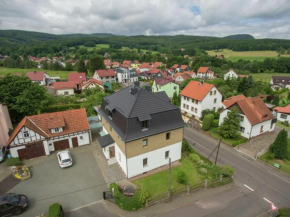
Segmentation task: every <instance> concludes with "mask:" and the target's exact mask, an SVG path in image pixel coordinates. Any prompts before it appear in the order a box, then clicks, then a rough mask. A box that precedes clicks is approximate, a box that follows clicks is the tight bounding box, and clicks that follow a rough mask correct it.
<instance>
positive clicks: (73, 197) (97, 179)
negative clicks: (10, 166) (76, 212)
mask: <svg viewBox="0 0 290 217" xmlns="http://www.w3.org/2000/svg"><path fill="white" fill-rule="evenodd" d="M92 148H93V147H92V146H87V147H79V148H76V149H73V150H72V156H73V160H74V165H73V166H72V167H69V168H65V169H61V168H60V167H59V165H58V161H57V159H56V156H54V157H53V156H52V157H51V156H50V157H49V159H48V160H46V161H43V162H41V163H40V164H37V165H35V166H32V167H31V172H32V178H31V179H29V180H26V181H22V182H20V183H19V184H18V185H16V186H15V187H14V188H12V189H11V190H10V192H15V193H19V194H25V195H27V196H28V198H29V200H30V207H29V208H28V210H27V211H26V212H24V213H23V214H22V215H21V216H23V217H25V216H27V217H34V216H35V215H37V214H40V213H45V212H47V211H48V207H49V205H50V204H52V203H55V202H59V203H61V204H62V206H63V209H64V211H65V212H67V211H70V210H73V209H76V208H79V207H82V206H85V205H87V204H91V203H94V202H97V201H100V200H102V192H103V191H104V190H108V189H107V185H106V184H105V180H104V179H103V177H102V173H101V171H100V169H99V167H98V165H97V162H96V160H95V157H94V155H93V152H92ZM78 149H79V150H78Z"/></svg>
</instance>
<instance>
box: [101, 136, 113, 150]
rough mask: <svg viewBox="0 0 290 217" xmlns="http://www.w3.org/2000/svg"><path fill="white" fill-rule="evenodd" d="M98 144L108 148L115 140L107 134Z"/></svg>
mask: <svg viewBox="0 0 290 217" xmlns="http://www.w3.org/2000/svg"><path fill="white" fill-rule="evenodd" d="M98 142H99V143H100V146H101V147H102V148H105V147H106V146H108V145H111V144H113V143H114V140H113V138H112V137H111V136H110V134H107V135H105V136H101V137H100V138H98Z"/></svg>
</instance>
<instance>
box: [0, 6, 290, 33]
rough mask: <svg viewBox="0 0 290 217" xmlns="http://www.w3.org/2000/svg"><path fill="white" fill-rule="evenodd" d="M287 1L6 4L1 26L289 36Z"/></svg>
mask: <svg viewBox="0 0 290 217" xmlns="http://www.w3.org/2000/svg"><path fill="white" fill-rule="evenodd" d="M288 11H290V1H288V0H276V1H273V0H243V1H242V0H231V1H224V0H122V1H119V0H118V1H117V0H81V1H79V0H1V1H0V21H1V22H0V28H1V29H21V30H30V31H41V32H48V33H55V34H67V33H98V32H108V33H114V34H121V35H137V34H138V35H139V34H144V35H154V34H155V35H160V34H171V35H173V34H180V33H182V34H194V35H211V36H226V35H229V34H238V33H240V34H241V33H249V34H252V35H254V36H255V37H259V38H263V37H271V38H290V34H289V33H290V28H289V25H288V21H289V19H290V14H289V13H288Z"/></svg>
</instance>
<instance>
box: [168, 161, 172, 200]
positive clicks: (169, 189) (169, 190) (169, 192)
mask: <svg viewBox="0 0 290 217" xmlns="http://www.w3.org/2000/svg"><path fill="white" fill-rule="evenodd" d="M168 184H169V186H168V187H169V188H168V202H170V201H171V158H169V180H168Z"/></svg>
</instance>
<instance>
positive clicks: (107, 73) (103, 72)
mask: <svg viewBox="0 0 290 217" xmlns="http://www.w3.org/2000/svg"><path fill="white" fill-rule="evenodd" d="M95 73H96V74H98V75H99V77H101V78H102V77H107V76H116V73H115V71H114V70H113V69H106V70H96V72H95Z"/></svg>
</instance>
